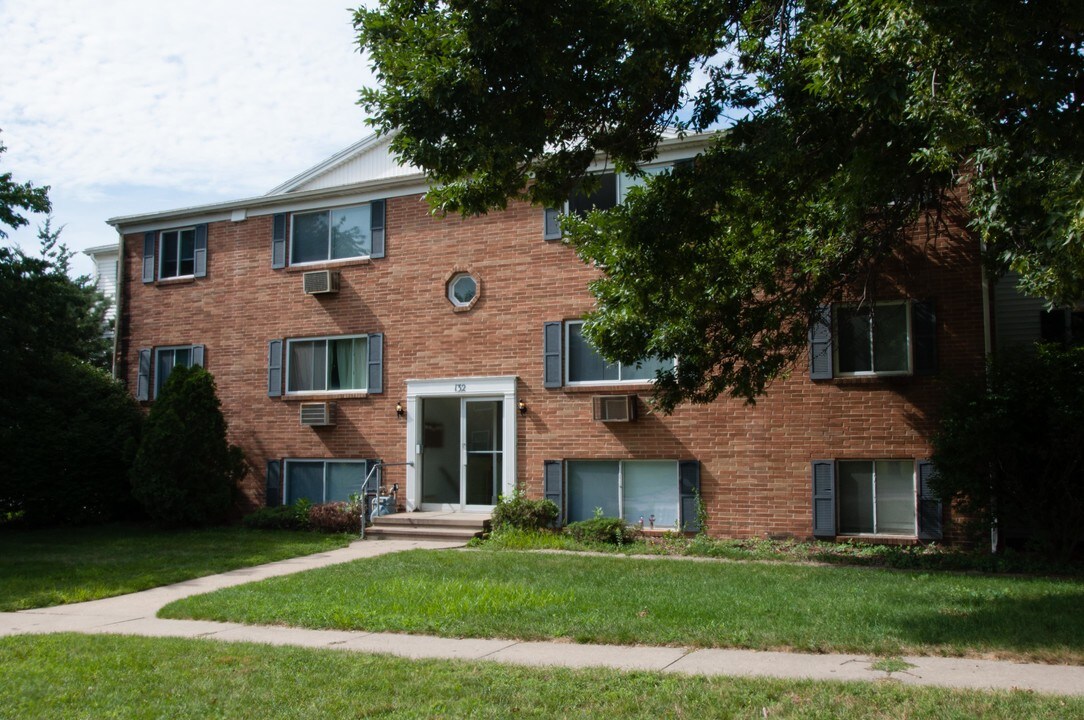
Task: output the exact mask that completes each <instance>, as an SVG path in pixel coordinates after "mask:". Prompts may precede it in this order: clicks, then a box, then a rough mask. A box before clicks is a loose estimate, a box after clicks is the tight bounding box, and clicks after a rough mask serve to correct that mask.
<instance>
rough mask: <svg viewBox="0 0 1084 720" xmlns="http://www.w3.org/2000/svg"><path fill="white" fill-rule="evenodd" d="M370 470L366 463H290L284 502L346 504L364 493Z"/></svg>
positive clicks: (295, 461) (316, 461)
mask: <svg viewBox="0 0 1084 720" xmlns="http://www.w3.org/2000/svg"><path fill="white" fill-rule="evenodd" d="M367 468H368V463H367V462H366V461H365V460H287V461H286V473H285V477H284V478H283V480H284V482H283V486H282V500H283V503H284V504H286V505H292V504H294V503H295V502H297V501H298V500H303V499H304V500H308V501H309V502H311V503H314V504H319V503H326V502H346V501H348V500H349V499H350V496H351V495H359V494H361V488H362V486H363V484H364V483H365V474H366V472H367Z"/></svg>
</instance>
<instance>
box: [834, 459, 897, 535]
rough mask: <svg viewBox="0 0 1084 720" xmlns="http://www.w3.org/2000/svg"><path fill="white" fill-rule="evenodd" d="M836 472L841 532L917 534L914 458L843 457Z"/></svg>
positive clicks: (837, 465)
mask: <svg viewBox="0 0 1084 720" xmlns="http://www.w3.org/2000/svg"><path fill="white" fill-rule="evenodd" d="M836 472H837V486H836V493H837V503H838V513H839V525H838V532H839V534H841V535H905V536H912V535H915V533H916V525H915V522H916V518H915V512H916V502H917V496H916V492H915V463H914V461H913V460H840V461H838V462H837V464H836Z"/></svg>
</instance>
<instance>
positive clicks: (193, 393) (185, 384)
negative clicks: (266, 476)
mask: <svg viewBox="0 0 1084 720" xmlns="http://www.w3.org/2000/svg"><path fill="white" fill-rule="evenodd" d="M243 472H244V464H243V458H242V457H241V452H240V450H239V449H237V448H236V447H234V446H231V445H230V444H229V442H227V440H226V420H225V419H224V418H223V417H222V410H221V404H220V403H219V400H218V396H217V395H216V393H215V382H214V378H213V377H211V374H210V373H208V372H207V371H206V370H204V369H203V368H201V367H194V368H186V367H182V366H177V367H174V368H173V370H172V372H171V373H170V376H169V380H167V381H166V384H165V386H164V387H163V388H162V389H161V391H160V392H159V393H158V399H157V400H156V401H155V403H154V406H153V407H152V408H151V411H150V414H149V415H148V416H147V423H146V427H145V430H144V433H143V440H142V442H141V443H140V445H139V451H138V452H137V453H136V458H135V463H134V464H133V466H132V471H131V476H130V477H131V481H132V493H133V495H135V498H136V499H137V500H138V501H139V502H140V504H142V505H143V508H144V509H145V510H146V511H147V514H148V515H150V516H151V518H152V519H153V520H155V521H156V522H157V523H159V524H161V525H164V526H185V525H187V526H197V525H209V524H213V523H217V522H221V521H223V520H225V518H226V515H227V513H229V511H230V509H231V508H232V506H233V497H234V492H235V488H236V486H237V481H238V480H239V479H240V478H241V475H242V474H243Z"/></svg>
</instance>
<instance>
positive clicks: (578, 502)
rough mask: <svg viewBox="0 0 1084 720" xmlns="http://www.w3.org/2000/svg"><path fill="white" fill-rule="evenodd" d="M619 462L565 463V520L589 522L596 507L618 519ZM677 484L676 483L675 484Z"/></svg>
mask: <svg viewBox="0 0 1084 720" xmlns="http://www.w3.org/2000/svg"><path fill="white" fill-rule="evenodd" d="M619 467H620V463H617V462H609V461H604V462H598V461H570V462H569V463H568V520H569V522H575V521H577V520H590V519H591V518H593V517H594V516H595V508H602V514H603V515H606V516H607V517H619V516H620V514H621V508H620V507H619V506H618V502H617V481H618V470H619ZM675 485H676V484H675Z"/></svg>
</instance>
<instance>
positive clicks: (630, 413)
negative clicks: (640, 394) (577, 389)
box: [592, 395, 636, 422]
mask: <svg viewBox="0 0 1084 720" xmlns="http://www.w3.org/2000/svg"><path fill="white" fill-rule="evenodd" d="M592 401H593V405H594V418H595V420H599V421H601V422H630V421H632V420H635V419H636V396H635V395H596V396H595V397H593V398H592Z"/></svg>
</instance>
